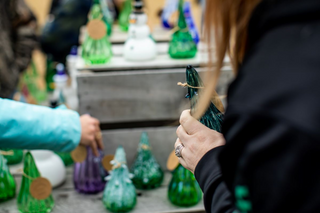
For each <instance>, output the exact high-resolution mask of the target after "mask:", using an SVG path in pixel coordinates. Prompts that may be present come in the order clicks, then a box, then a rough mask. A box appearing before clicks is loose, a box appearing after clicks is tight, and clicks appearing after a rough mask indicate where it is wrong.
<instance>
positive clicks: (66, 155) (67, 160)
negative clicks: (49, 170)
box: [56, 152, 73, 166]
mask: <svg viewBox="0 0 320 213" xmlns="http://www.w3.org/2000/svg"><path fill="white" fill-rule="evenodd" d="M56 154H57V155H58V156H59V157H60V158H61V160H62V161H63V163H64V165H65V166H70V165H72V164H73V160H72V157H71V154H70V152H56Z"/></svg>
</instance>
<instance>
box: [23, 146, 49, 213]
mask: <svg viewBox="0 0 320 213" xmlns="http://www.w3.org/2000/svg"><path fill="white" fill-rule="evenodd" d="M23 172H24V175H23V176H22V180H21V188H20V192H19V196H18V199H17V203H18V209H19V211H20V212H22V213H48V212H51V211H52V209H53V206H54V200H53V198H52V195H50V196H49V197H48V198H46V199H43V200H38V199H36V198H34V197H32V195H31V194H30V191H29V188H30V185H31V183H32V181H33V179H35V178H37V177H40V173H39V171H38V169H37V166H36V164H35V162H34V159H33V157H32V155H31V153H30V152H27V154H26V156H25V158H24V168H23Z"/></svg>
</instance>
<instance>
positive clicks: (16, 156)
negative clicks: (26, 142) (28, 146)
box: [2, 149, 23, 165]
mask: <svg viewBox="0 0 320 213" xmlns="http://www.w3.org/2000/svg"><path fill="white" fill-rule="evenodd" d="M2 150H3V151H6V152H12V154H8V155H4V156H3V157H4V158H5V159H6V160H7V165H13V164H18V163H20V162H21V161H22V159H23V150H20V149H2Z"/></svg>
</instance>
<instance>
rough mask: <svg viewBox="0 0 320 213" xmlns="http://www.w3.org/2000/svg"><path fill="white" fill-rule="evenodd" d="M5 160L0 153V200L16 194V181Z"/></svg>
mask: <svg viewBox="0 0 320 213" xmlns="http://www.w3.org/2000/svg"><path fill="white" fill-rule="evenodd" d="M6 162H7V160H6V159H5V158H4V157H3V156H2V155H1V154H0V202H1V201H5V200H9V199H10V198H13V197H14V196H15V194H16V183H15V182H14V179H13V177H12V175H11V173H10V171H9V168H8V166H7V163H6Z"/></svg>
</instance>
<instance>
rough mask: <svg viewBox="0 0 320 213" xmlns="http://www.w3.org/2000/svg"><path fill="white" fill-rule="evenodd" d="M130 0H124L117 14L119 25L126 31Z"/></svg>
mask: <svg viewBox="0 0 320 213" xmlns="http://www.w3.org/2000/svg"><path fill="white" fill-rule="evenodd" d="M131 4H132V3H131V0H125V2H124V3H123V5H122V10H121V12H120V15H119V27H120V29H121V30H122V31H125V32H127V31H128V29H129V16H130V14H131V7H132V5H131Z"/></svg>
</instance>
